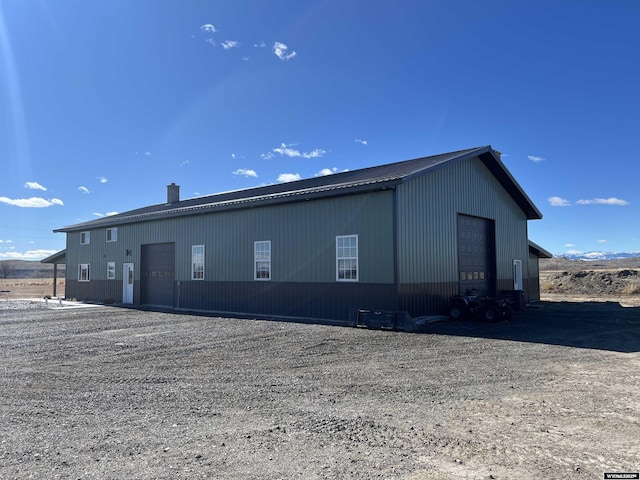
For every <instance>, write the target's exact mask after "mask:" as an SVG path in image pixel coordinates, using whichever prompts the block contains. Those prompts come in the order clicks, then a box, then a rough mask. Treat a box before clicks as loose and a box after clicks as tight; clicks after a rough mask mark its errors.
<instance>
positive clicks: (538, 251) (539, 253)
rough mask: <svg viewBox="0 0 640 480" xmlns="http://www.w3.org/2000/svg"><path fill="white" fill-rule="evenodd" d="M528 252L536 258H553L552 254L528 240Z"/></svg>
mask: <svg viewBox="0 0 640 480" xmlns="http://www.w3.org/2000/svg"><path fill="white" fill-rule="evenodd" d="M529 251H530V252H531V253H533V254H534V255H535V256H536V257H538V258H553V254H552V253H550V252H548V251H547V250H545V249H544V248H542V247H541V246H540V245H538V244H537V243H534V242H532V241H531V240H529Z"/></svg>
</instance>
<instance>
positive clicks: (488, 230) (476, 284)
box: [458, 215, 496, 296]
mask: <svg viewBox="0 0 640 480" xmlns="http://www.w3.org/2000/svg"><path fill="white" fill-rule="evenodd" d="M495 264H496V261H495V233H494V223H493V220H489V219H486V218H479V217H471V216H468V215H458V266H459V272H458V275H459V282H460V293H464V292H466V291H467V290H475V291H476V292H477V293H478V294H479V295H485V296H487V295H489V296H493V295H495V292H496V285H495Z"/></svg>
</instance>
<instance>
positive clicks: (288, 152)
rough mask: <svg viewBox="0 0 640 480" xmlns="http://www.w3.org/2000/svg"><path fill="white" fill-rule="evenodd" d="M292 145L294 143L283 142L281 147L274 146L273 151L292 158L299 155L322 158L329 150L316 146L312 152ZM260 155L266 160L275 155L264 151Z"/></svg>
mask: <svg viewBox="0 0 640 480" xmlns="http://www.w3.org/2000/svg"><path fill="white" fill-rule="evenodd" d="M292 146H293V144H290V145H287V144H286V143H282V144H281V145H280V146H279V147H277V148H274V149H273V151H274V152H275V153H278V154H280V155H282V156H286V157H290V158H297V157H302V158H320V157H322V156H323V155H324V154H325V153H327V151H326V150H323V149H322V148H316V149H315V150H313V151H311V152H300V150H296V149H295V148H291V147H292ZM260 156H261V157H262V158H264V159H265V160H268V159H270V158H273V155H272V154H271V153H263V154H262V155H260Z"/></svg>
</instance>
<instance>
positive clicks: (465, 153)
mask: <svg viewBox="0 0 640 480" xmlns="http://www.w3.org/2000/svg"><path fill="white" fill-rule="evenodd" d="M473 157H479V158H480V159H481V160H482V162H483V163H484V164H485V165H486V166H487V168H488V169H489V170H490V171H491V172H492V173H493V175H495V176H496V178H497V179H498V180H499V181H500V183H501V184H502V185H503V186H504V188H505V189H506V190H507V191H508V192H509V193H510V194H511V196H512V197H513V198H514V200H515V201H516V202H517V203H518V205H519V206H520V208H522V210H523V211H524V212H525V213H526V214H527V218H529V219H540V218H542V214H541V213H540V211H539V210H538V209H537V208H536V207H535V205H534V204H533V203H532V202H531V200H530V199H529V197H527V195H526V194H525V193H524V191H523V190H522V188H521V187H520V185H518V183H517V182H516V181H515V179H514V178H513V177H512V176H511V174H510V173H509V172H508V171H507V169H506V167H505V166H504V164H503V163H502V162H501V161H500V159H499V154H497V153H496V152H495V151H494V150H493V149H492V148H491V146H485V147H477V148H470V149H466V150H460V151H457V152H451V153H444V154H440V155H434V156H430V157H422V158H416V159H413V160H405V161H403V162H396V163H390V164H385V165H378V166H374V167H369V168H363V169H358V170H352V171H347V172H341V173H335V174H332V175H327V176H323V177H314V178H308V179H304V180H298V181H295V182H287V183H280V184H275V185H267V186H263V187H256V188H248V189H243V190H236V191H232V192H224V193H218V194H214V195H208V196H204V197H196V198H191V199H187V200H182V201H179V202H175V203H171V204H169V203H162V204H157V205H151V206H148V207H143V208H138V209H135V210H130V211H128V212H124V213H119V214H117V215H111V216H109V217H103V218H99V219H96V220H91V221H88V222H83V223H79V224H76V225H70V226H67V227H64V228H59V229H56V230H54V232H74V231H80V230H88V229H91V228H97V227H111V226H117V225H121V224H127V223H134V222H143V221H150V220H156V219H159V218H171V217H177V216H187V215H198V214H203V213H210V212H214V211H221V210H229V209H240V208H252V207H255V206H265V205H273V204H280V203H289V202H297V201H301V200H310V199H316V198H326V197H332V196H342V195H350V194H354V193H362V192H367V191H375V190H382V189H385V188H393V187H394V186H395V185H397V184H399V183H402V182H403V181H408V180H410V179H411V178H413V177H415V176H417V175H422V174H425V173H428V172H429V171H432V170H434V169H435V168H437V167H439V166H442V165H445V164H448V163H450V162H454V161H463V160H466V159H469V158H473Z"/></svg>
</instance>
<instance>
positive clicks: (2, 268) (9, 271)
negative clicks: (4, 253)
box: [0, 260, 16, 279]
mask: <svg viewBox="0 0 640 480" xmlns="http://www.w3.org/2000/svg"><path fill="white" fill-rule="evenodd" d="M15 270H16V267H15V265H14V264H13V263H11V261H9V260H4V261H2V262H0V278H2V279H5V278H9V277H10V276H11V275H13V272H15Z"/></svg>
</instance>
